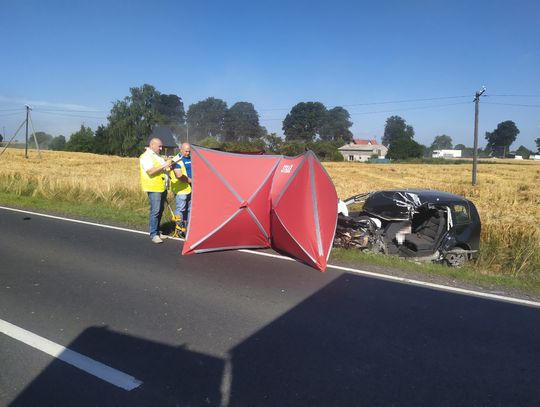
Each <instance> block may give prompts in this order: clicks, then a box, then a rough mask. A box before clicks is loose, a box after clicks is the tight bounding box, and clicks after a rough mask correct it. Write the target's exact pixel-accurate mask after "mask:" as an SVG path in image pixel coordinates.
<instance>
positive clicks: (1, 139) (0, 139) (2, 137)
mask: <svg viewBox="0 0 540 407" xmlns="http://www.w3.org/2000/svg"><path fill="white" fill-rule="evenodd" d="M3 140H4V136H2V135H1V134H0V143H1V142H2V141H3Z"/></svg>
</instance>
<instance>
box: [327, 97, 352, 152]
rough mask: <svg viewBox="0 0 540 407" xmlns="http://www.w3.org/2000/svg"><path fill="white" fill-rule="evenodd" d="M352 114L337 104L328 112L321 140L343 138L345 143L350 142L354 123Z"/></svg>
mask: <svg viewBox="0 0 540 407" xmlns="http://www.w3.org/2000/svg"><path fill="white" fill-rule="evenodd" d="M350 118H351V115H350V114H349V112H348V111H347V110H346V109H344V108H343V107H341V106H336V107H334V108H332V109H330V110H328V111H327V112H326V115H325V117H324V120H323V124H322V126H321V130H320V132H319V135H320V137H321V140H342V141H343V143H350V142H352V140H353V134H352V133H351V131H350V130H349V129H350V128H351V126H352V125H353V123H352V122H351V121H350Z"/></svg>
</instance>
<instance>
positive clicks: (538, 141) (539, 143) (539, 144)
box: [534, 137, 540, 153]
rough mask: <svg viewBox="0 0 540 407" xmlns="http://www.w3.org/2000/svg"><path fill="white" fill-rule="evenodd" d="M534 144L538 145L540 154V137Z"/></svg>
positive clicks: (537, 148)
mask: <svg viewBox="0 0 540 407" xmlns="http://www.w3.org/2000/svg"><path fill="white" fill-rule="evenodd" d="M534 142H535V143H536V151H538V152H539V153H540V137H539V138H537V139H536V140H534Z"/></svg>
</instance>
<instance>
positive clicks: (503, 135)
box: [486, 120, 519, 154]
mask: <svg viewBox="0 0 540 407" xmlns="http://www.w3.org/2000/svg"><path fill="white" fill-rule="evenodd" d="M518 134H519V129H518V128H517V126H516V124H515V123H514V122H513V121H512V120H506V121H504V122H501V123H499V124H498V125H497V128H496V129H495V130H493V131H492V132H489V131H486V140H487V142H488V143H487V146H486V147H487V148H488V149H490V150H492V151H494V152H497V153H501V152H504V151H508V150H509V149H510V146H511V145H512V143H513V142H514V141H515V140H516V138H517V135H518ZM503 154H504V153H503Z"/></svg>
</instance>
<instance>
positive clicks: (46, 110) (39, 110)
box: [34, 108, 107, 113]
mask: <svg viewBox="0 0 540 407" xmlns="http://www.w3.org/2000/svg"><path fill="white" fill-rule="evenodd" d="M34 111H37V112H66V113H70V112H73V113H103V112H107V110H73V109H40V108H38V109H34Z"/></svg>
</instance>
